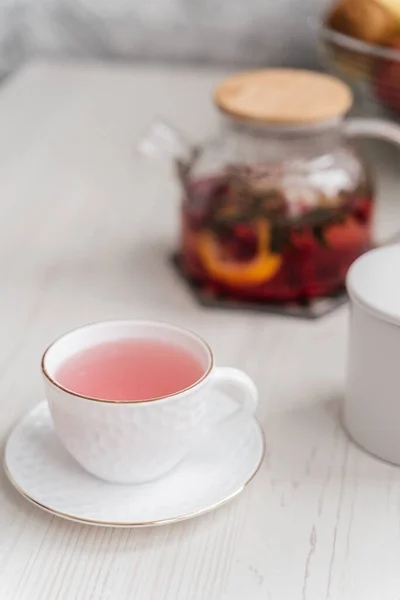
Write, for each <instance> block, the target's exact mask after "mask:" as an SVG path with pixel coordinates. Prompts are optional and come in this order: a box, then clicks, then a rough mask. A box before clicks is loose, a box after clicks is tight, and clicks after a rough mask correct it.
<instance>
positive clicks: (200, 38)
mask: <svg viewBox="0 0 400 600" xmlns="http://www.w3.org/2000/svg"><path fill="white" fill-rule="evenodd" d="M328 4H329V0H276V1H275V0H245V1H243V0H219V1H218V2H215V1H211V0H150V1H149V0H148V1H147V2H146V1H143V0H0V61H1V63H0V69H1V71H2V73H3V74H4V73H7V72H9V71H10V70H13V69H14V68H15V67H17V66H19V65H20V64H21V63H23V62H24V61H25V60H26V59H28V58H30V57H43V56H46V57H52V58H54V57H65V56H69V57H80V58H87V57H90V58H91V57H98V58H102V59H111V60H112V59H125V60H132V59H150V60H160V59H162V60H174V61H182V60H185V61H193V62H201V63H210V62H216V63H220V64H223V63H225V64H229V63H231V64H238V65H244V66H245V65H257V64H265V63H268V64H269V65H291V66H297V67H304V66H307V67H312V66H316V65H317V54H316V49H315V39H314V34H313V33H312V31H310V27H309V24H308V22H307V21H308V20H309V19H310V18H311V19H312V18H313V17H315V18H318V17H319V16H320V15H321V13H322V12H323V11H324V9H325V8H326V6H327V5H328Z"/></svg>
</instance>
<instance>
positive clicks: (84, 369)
mask: <svg viewBox="0 0 400 600" xmlns="http://www.w3.org/2000/svg"><path fill="white" fill-rule="evenodd" d="M203 374H204V367H203V366H202V365H201V363H200V361H199V360H198V359H197V358H196V357H195V356H193V355H192V354H191V353H190V352H188V351H187V350H186V349H184V348H182V347H180V346H178V345H175V344H171V343H169V342H165V341H161V340H155V339H140V338H139V339H134V338H132V339H121V340H113V341H109V342H103V343H101V344H98V345H96V346H92V347H90V348H87V349H85V350H82V351H81V352H78V353H76V354H74V355H73V356H71V357H69V358H68V359H66V360H65V361H64V362H63V363H62V364H61V366H60V367H59V368H58V370H57V372H56V377H55V379H56V381H57V382H58V383H59V384H60V385H62V386H63V387H64V388H67V389H68V390H70V391H71V392H75V393H76V394H80V395H82V396H89V397H90V398H98V399H101V400H113V401H119V402H128V401H140V400H149V399H151V398H160V397H162V396H168V395H170V394H174V393H175V392H180V391H182V390H184V389H186V388H188V387H190V386H191V385H193V384H194V383H196V381H198V380H199V379H200V378H201V377H202V375H203Z"/></svg>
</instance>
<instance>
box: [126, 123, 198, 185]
mask: <svg viewBox="0 0 400 600" xmlns="http://www.w3.org/2000/svg"><path fill="white" fill-rule="evenodd" d="M137 150H138V151H139V153H140V154H142V155H143V156H145V157H147V158H151V159H154V158H163V159H167V160H169V161H171V162H172V163H173V164H174V165H175V167H176V169H177V172H178V176H179V178H180V179H181V181H182V182H183V183H186V181H187V178H188V176H189V173H190V170H191V167H192V165H193V163H194V162H195V160H196V158H197V157H198V155H199V153H200V149H199V147H198V146H196V145H195V144H191V143H190V142H189V141H188V139H187V137H186V136H185V135H184V134H183V133H181V132H180V131H179V130H178V129H177V128H175V127H173V126H171V125H169V124H168V123H166V122H165V121H164V120H162V119H157V120H155V121H153V123H151V125H150V127H149V128H148V130H147V131H146V132H145V134H144V136H142V138H141V139H140V140H139V142H138V143H137Z"/></svg>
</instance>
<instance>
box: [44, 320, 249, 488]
mask: <svg viewBox="0 0 400 600" xmlns="http://www.w3.org/2000/svg"><path fill="white" fill-rule="evenodd" d="M132 338H134V339H135V338H136V339H137V338H144V339H155V340H162V341H165V342H170V343H172V344H175V345H179V346H181V347H182V348H184V349H185V350H187V351H188V352H190V353H191V354H192V355H193V356H194V357H196V358H197V360H198V361H200V363H201V365H202V367H203V375H202V376H201V378H200V379H199V380H198V381H196V382H194V383H193V384H192V385H191V386H190V387H188V388H187V389H185V390H183V391H179V392H176V393H174V394H171V395H169V396H166V397H163V398H156V399H152V400H143V401H137V400H136V401H132V402H115V401H110V400H102V399H98V398H89V397H86V396H82V395H80V394H79V393H75V392H73V391H71V390H68V389H66V388H65V387H63V386H62V385H60V384H59V383H58V382H57V379H56V373H57V370H58V369H59V367H60V366H61V365H62V364H63V362H64V361H65V360H67V359H68V358H69V357H71V356H72V355H74V354H76V353H78V352H80V351H82V350H85V349H87V348H90V347H92V346H96V345H97V344H100V343H103V342H108V341H113V340H120V339H132ZM42 371H43V375H44V379H45V388H46V397H47V400H48V403H49V407H50V411H51V415H52V418H53V423H54V427H55V430H56V432H57V434H58V436H59V438H60V440H61V442H62V443H63V445H64V446H65V448H66V449H67V450H68V451H69V452H70V454H71V455H72V456H73V457H74V458H75V459H76V460H77V461H78V462H79V463H80V464H81V465H82V467H84V468H85V469H86V470H87V471H89V472H90V473H92V474H93V475H96V476H98V477H100V478H102V479H105V480H107V481H112V482H120V483H140V482H145V481H150V480H152V479H155V478H157V477H160V476H161V475H163V474H165V473H167V472H168V471H170V470H171V469H172V468H173V467H175V466H176V465H177V464H178V463H179V462H180V461H181V460H182V459H183V458H184V457H185V455H186V454H187V453H188V452H189V451H190V450H191V449H192V448H193V447H194V445H195V444H196V443H198V440H199V438H202V437H203V436H204V434H207V429H209V428H210V427H211V425H210V424H209V423H207V418H206V414H207V411H206V408H207V402H208V401H209V400H211V395H210V391H211V390H212V389H213V388H214V387H216V386H217V387H222V386H223V387H229V388H236V390H234V394H233V396H234V399H235V400H236V401H237V404H238V407H237V410H236V411H235V412H234V415H235V416H236V415H237V416H240V415H241V414H242V413H243V416H244V420H243V426H244V424H245V422H246V419H248V417H249V416H251V415H252V414H253V413H254V411H255V408H256V405H257V389H256V386H255V384H254V383H253V381H252V380H251V379H250V378H249V377H248V376H247V375H246V374H245V373H243V372H242V371H240V370H238V369H233V368H221V367H215V365H214V359H213V354H212V351H211V349H210V347H209V346H208V345H207V344H206V343H205V342H204V341H203V340H202V339H201V338H200V337H199V336H197V335H196V334H194V333H192V332H190V331H187V330H185V329H182V328H180V327H176V326H173V325H168V324H165V323H158V322H152V321H138V320H127V321H107V322H104V323H97V324H94V325H87V326H85V327H81V328H79V329H75V330H74V331H71V332H70V333H67V334H65V335H64V336H62V337H61V338H59V339H58V340H56V341H55V342H54V343H53V344H52V345H51V346H50V347H49V348H48V349H47V350H46V352H45V353H44V355H43V359H42ZM215 397H217V396H215V395H214V397H213V402H215ZM229 418H231V416H230V417H229ZM235 418H236V417H235Z"/></svg>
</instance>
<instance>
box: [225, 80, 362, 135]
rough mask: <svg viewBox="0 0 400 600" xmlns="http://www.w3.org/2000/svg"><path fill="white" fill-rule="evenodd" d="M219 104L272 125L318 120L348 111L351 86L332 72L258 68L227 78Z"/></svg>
mask: <svg viewBox="0 0 400 600" xmlns="http://www.w3.org/2000/svg"><path fill="white" fill-rule="evenodd" d="M215 101H216V104H217V106H218V107H219V108H220V109H221V110H222V111H223V112H225V113H228V114H229V115H232V116H233V117H237V118H240V119H246V120H251V121H258V122H260V123H271V124H282V125H283V124H287V125H289V124H291V125H296V124H297V125H300V124H307V123H317V122H318V121H324V120H326V119H332V118H334V117H338V116H340V115H343V114H345V113H346V112H347V111H348V110H349V108H350V107H351V105H352V102H353V95H352V93H351V91H350V88H349V87H348V86H347V85H346V84H345V83H343V82H342V81H340V80H339V79H337V78H336V77H332V76H331V75H325V74H323V73H316V72H313V71H302V70H298V69H259V70H255V71H248V72H245V73H238V74H236V75H233V76H231V77H228V78H227V79H225V80H224V81H223V82H222V83H221V84H220V85H219V86H218V87H217V88H216V90H215Z"/></svg>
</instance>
